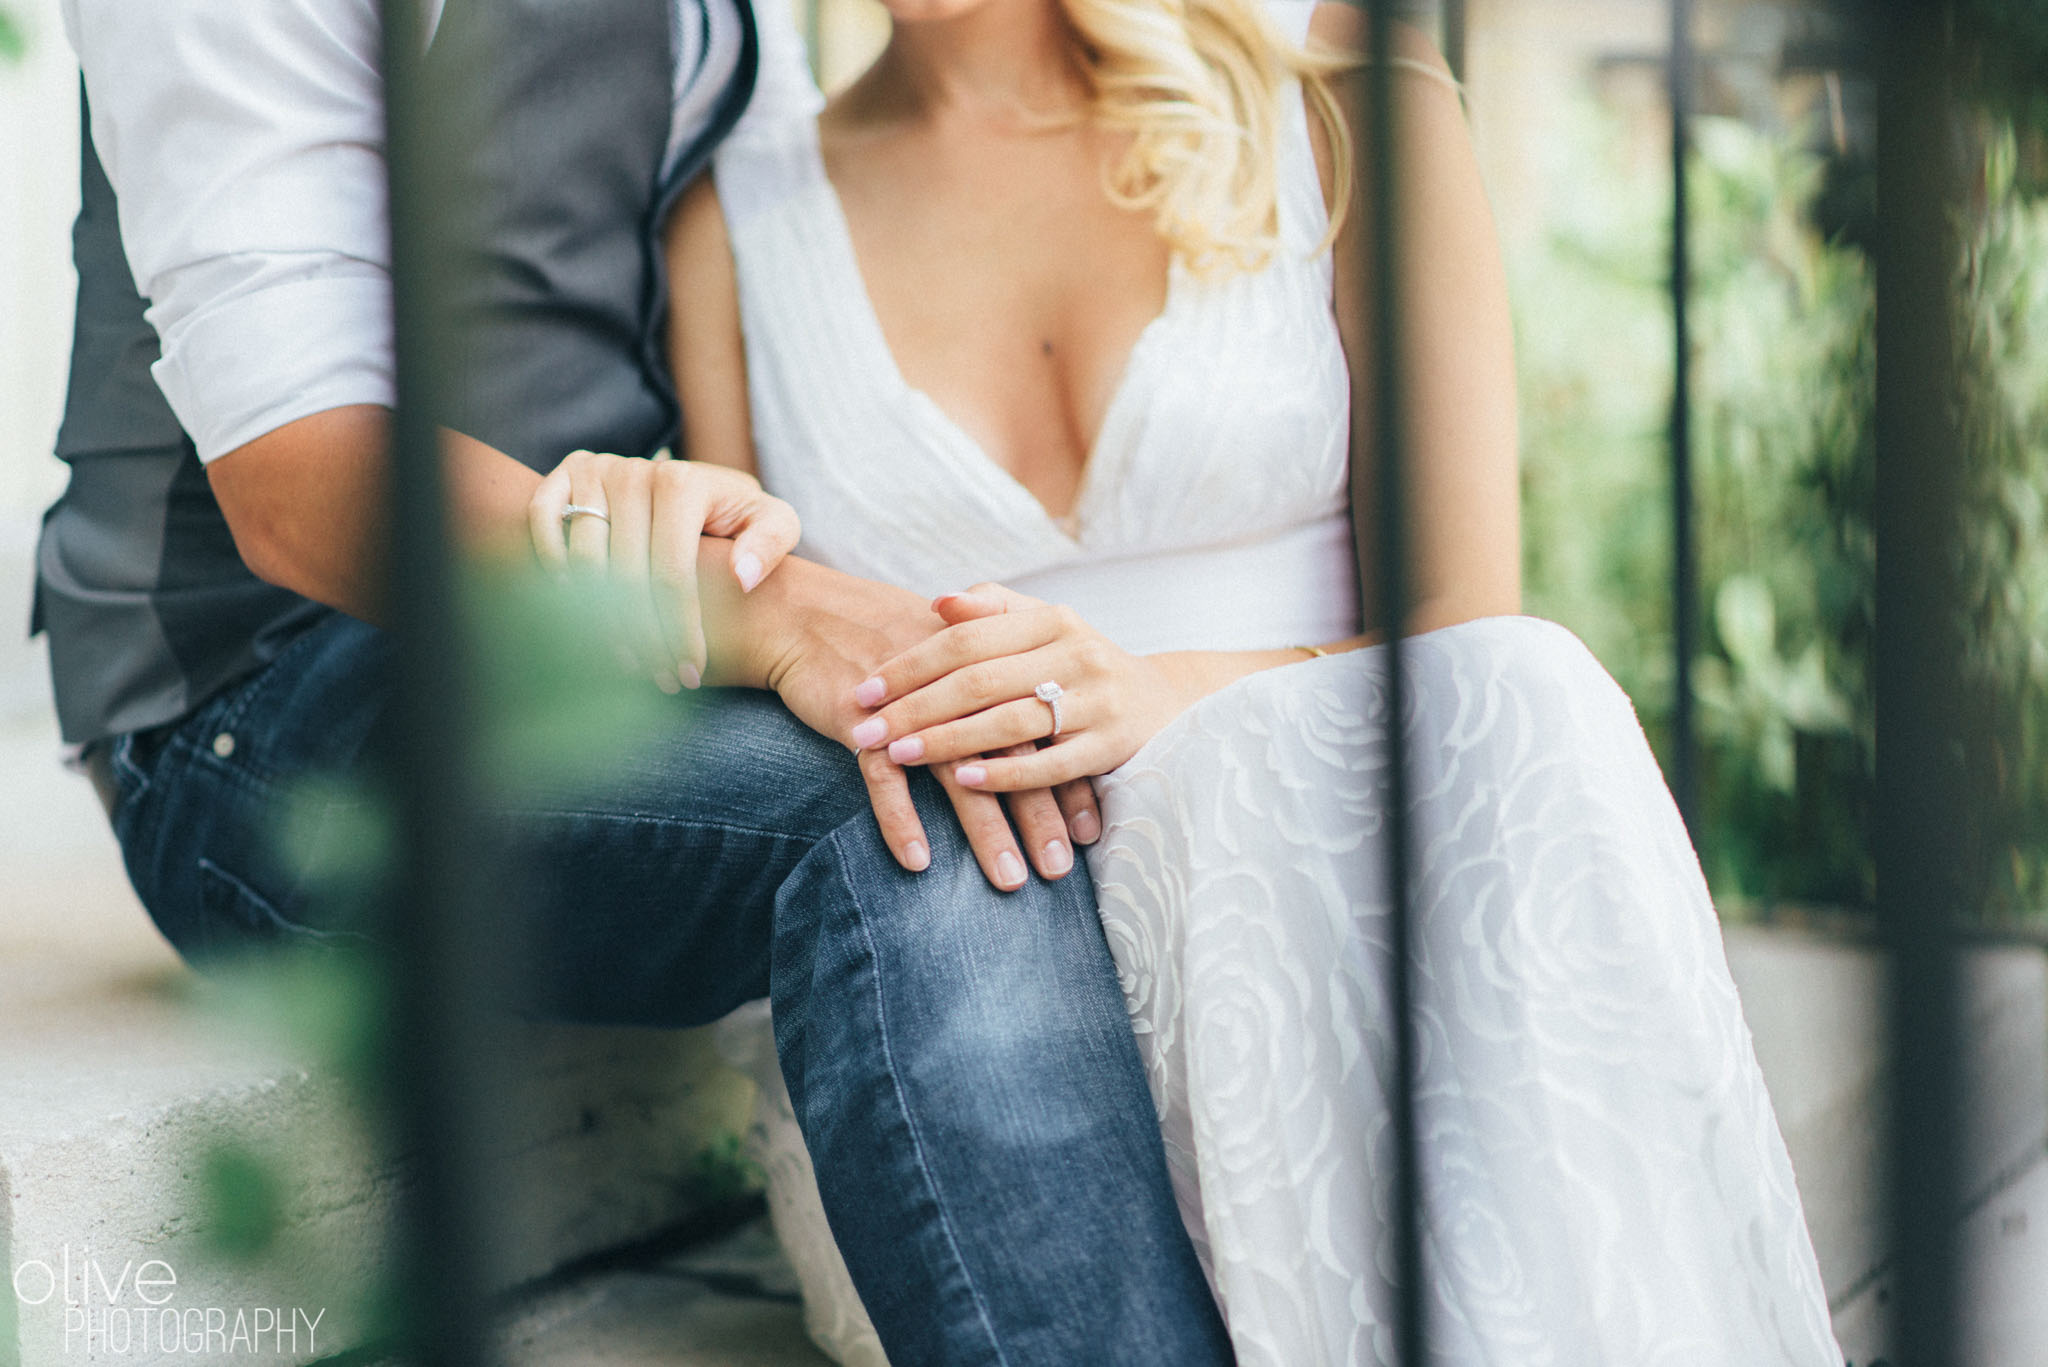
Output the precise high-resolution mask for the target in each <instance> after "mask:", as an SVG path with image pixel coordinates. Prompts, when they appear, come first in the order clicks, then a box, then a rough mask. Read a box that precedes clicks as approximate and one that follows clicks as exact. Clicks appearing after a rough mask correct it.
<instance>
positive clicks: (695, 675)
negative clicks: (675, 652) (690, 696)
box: [682, 665, 704, 688]
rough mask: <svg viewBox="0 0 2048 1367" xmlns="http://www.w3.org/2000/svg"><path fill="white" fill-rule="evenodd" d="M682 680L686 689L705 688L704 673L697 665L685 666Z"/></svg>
mask: <svg viewBox="0 0 2048 1367" xmlns="http://www.w3.org/2000/svg"><path fill="white" fill-rule="evenodd" d="M682 678H683V687H685V688H702V687H703V686H704V671H703V670H701V669H699V668H697V666H695V665H684V666H683V673H682Z"/></svg>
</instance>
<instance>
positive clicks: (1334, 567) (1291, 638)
mask: <svg viewBox="0 0 2048 1367" xmlns="http://www.w3.org/2000/svg"><path fill="white" fill-rule="evenodd" d="M1355 563H1356V562H1355V560H1354V558H1353V555H1352V547H1351V520H1350V518H1348V517H1347V516H1345V515H1344V514H1342V513H1338V514H1334V515H1332V516H1330V517H1328V518H1325V519H1323V520H1322V521H1319V522H1312V523H1308V524H1305V525H1303V526H1300V527H1295V528H1291V529H1289V530H1288V531H1284V532H1280V533H1277V534H1275V535H1273V536H1270V537H1264V538H1261V539H1260V540H1257V541H1250V542H1245V543H1243V544H1240V545H1235V546H1203V547H1198V548H1196V549H1192V550H1183V551H1153V552H1147V553H1144V554H1142V555H1136V556H1130V557H1123V558H1104V559H1097V560H1088V561H1083V562H1079V563H1076V564H1071V565H1062V566H1056V567H1054V568H1052V569H1047V570H1040V571H1037V572H1035V573H1033V574H1028V575H1023V576H1020V577H1018V578H1016V579H1012V580H1010V581H1008V584H1009V587H1011V588H1013V589H1016V590H1017V591H1018V592H1019V593H1028V594H1030V595H1032V596H1033V597H1035V598H1043V599H1045V600H1046V601H1047V602H1051V603H1065V604H1066V605H1067V606H1069V607H1071V608H1073V609H1074V610H1075V611H1077V612H1079V613H1080V614H1081V616H1082V617H1084V618H1086V619H1087V621H1088V623H1089V624H1090V625H1091V626H1093V627H1095V629H1096V630H1098V631H1100V632H1102V633H1103V634H1104V635H1105V636H1108V637H1109V638H1110V639H1111V640H1113V641H1115V642H1116V643H1117V644H1118V645H1120V646H1122V647H1123V648H1124V649H1126V650H1130V651H1135V652H1137V653H1139V654H1150V653H1152V652H1155V651H1161V650H1269V649H1273V648H1276V647H1280V646H1294V645H1311V644H1314V645H1320V644H1322V643H1324V642H1326V641H1334V640H1339V639H1341V638H1343V637H1346V636H1355V635H1357V634H1358V629H1359V615H1358V575H1357V571H1356V568H1355Z"/></svg>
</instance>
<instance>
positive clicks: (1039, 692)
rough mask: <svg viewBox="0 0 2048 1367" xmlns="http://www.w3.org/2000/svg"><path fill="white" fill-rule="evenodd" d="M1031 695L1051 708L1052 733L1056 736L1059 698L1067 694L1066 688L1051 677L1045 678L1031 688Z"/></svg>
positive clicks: (1058, 729) (1058, 718)
mask: <svg viewBox="0 0 2048 1367" xmlns="http://www.w3.org/2000/svg"><path fill="white" fill-rule="evenodd" d="M1031 696H1032V697H1034V698H1036V699H1038V700H1039V701H1040V702H1042V703H1044V704H1045V705H1046V706H1047V707H1050V708H1051V709H1052V734H1053V736H1055V737H1056V736H1058V735H1059V733H1060V722H1061V717H1060V699H1061V698H1064V697H1066V696H1067V693H1066V690H1065V689H1063V688H1061V687H1060V686H1059V685H1058V684H1056V683H1054V682H1053V681H1052V680H1051V679H1047V680H1046V681H1045V682H1044V683H1042V684H1040V685H1039V686H1038V687H1036V688H1034V689H1032V690H1031ZM1049 739H1050V738H1049Z"/></svg>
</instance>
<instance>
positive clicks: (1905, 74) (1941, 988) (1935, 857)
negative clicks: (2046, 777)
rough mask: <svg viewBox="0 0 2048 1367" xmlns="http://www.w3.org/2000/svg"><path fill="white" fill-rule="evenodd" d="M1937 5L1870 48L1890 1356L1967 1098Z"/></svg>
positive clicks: (1954, 478)
mask: <svg viewBox="0 0 2048 1367" xmlns="http://www.w3.org/2000/svg"><path fill="white" fill-rule="evenodd" d="M1945 11H1946V6H1943V5H1938V4H1935V3H1931V0H1882V2H1881V3H1879V4H1877V5H1875V6H1874V7H1873V9H1872V17H1873V19H1874V21H1875V24H1876V26H1877V29H1878V33H1877V35H1876V36H1877V43H1876V53H1877V66H1878V73H1877V96H1878V115H1877V177H1878V224H1877V262H1876V265H1877V328H1876V349H1877V402H1876V412H1875V424H1876V444H1877V471H1876V475H1877V489H1876V508H1875V523H1876V532H1877V623H1876V632H1875V640H1874V643H1873V661H1872V666H1873V668H1872V675H1873V682H1874V685H1875V694H1876V709H1877V718H1876V720H1877V792H1876V802H1875V811H1874V814H1873V830H1872V836H1873V840H1872V843H1873V846H1874V851H1875V858H1876V867H1877V912H1878V921H1879V925H1880V927H1881V930H1882V933H1883V934H1884V936H1885V938H1886V941H1887V943H1888V945H1889V948H1890V951H1891V953H1890V968H1891V990H1890V1003H1889V1005H1890V1016H1889V1029H1890V1056H1891V1058H1892V1069H1893V1072H1892V1078H1891V1108H1890V1135H1889V1139H1890V1145H1889V1183H1888V1193H1889V1202H1890V1212H1889V1214H1890V1236H1891V1253H1892V1257H1893V1258H1894V1260H1895V1262H1894V1267H1895V1268H1896V1269H1897V1276H1896V1277H1895V1278H1894V1279H1893V1287H1894V1291H1895V1296H1896V1299H1895V1301H1894V1309H1895V1314H1896V1316H1897V1319H1896V1322H1895V1333H1896V1335H1897V1338H1896V1343H1895V1348H1896V1352H1895V1354H1894V1356H1895V1359H1896V1360H1897V1361H1898V1362H1900V1363H1902V1364H1906V1365H1907V1367H1942V1365H1943V1364H1947V1363H1951V1362H1954V1361H1956V1360H1957V1351H1958V1350H1957V1330H1958V1328H1959V1326H1960V1319H1959V1317H1958V1313H1957V1309H1958V1307H1957V1295H1958V1279H1957V1266H1956V1246H1955V1239H1956V1232H1957V1231H1956V1227H1957V1217H1958V1213H1959V1210H1960V1207H1961V1198H1962V1195H1963V1192H1962V1182H1961V1177H1960V1174H1961V1157H1962V1152H1963V1132H1964V1128H1965V1124H1966V1121H1967V1098H1966V1096H1965V1093H1964V1089H1963V1083H1962V1069H1961V1068H1960V1067H1959V1063H1958V1061H1959V1060H1960V1059H1961V1058H1962V1057H1963V1053H1962V1048H1963V1044H1964V1037H1963V1030H1962V1027H1963V1020H1962V1001H1961V984H1960V976H1959V975H1960V970H1961V961H1960V955H1959V946H1958V944H1957V940H1956V937H1955V935H1954V933H1953V930H1954V924H1955V922H1956V920H1957V919H1958V916H1959V913H1960V912H1961V911H1962V910H1963V908H1962V906H1961V905H1960V901H1961V897H1962V895H1963V888H1964V880H1963V877H1962V871H1963V869H1964V867H1965V858H1966V852H1967V850H1968V833H1969V832H1968V821H1969V809H1970V807H1969V798H1970V792H1969V785H1968V783H1967V781H1966V779H1965V774H1964V769H1963V760H1962V756H1963V753H1964V749H1963V747H1964V742H1965V740H1966V718H1965V716H1964V713H1963V701H1962V699H1963V696H1964V694H1963V690H1962V687H1961V685H1962V669H1961V661H1962V651H1963V636H1962V632H1963V630H1964V628H1963V621H1964V614H1963V612H1962V611H1961V610H1960V609H1961V604H1962V593H1961V585H1960V582H1959V576H1958V567H1959V547H1958V541H1959V533H1960V525H1959V513H1958V510H1959V507H1960V500H1961V496H1962V443H1961V440H1960V434H1959V432H1958V431H1957V427H1956V416H1955V414H1956V409H1955V403H1956V384H1955V369H1954V367H1955V352H1954V342H1953V327H1954V322H1953V318H1952V316H1951V311H1952V309H1953V307H1954V299H1955V292H1954V281H1955V278H1956V277H1955V269H1956V264H1957V258H1956V251H1957V241H1956V237H1955V233H1954V229H1953V227H1952V220H1951V214H1952V211H1953V209H1954V206H1955V204H1956V203H1957V193H1958V188H1959V187H1958V184H1957V181H1958V177H1957V175H1956V168H1955V165H1954V160H1953V152H1952V145H1951V137H1952V135H1953V131H1954V128H1955V124H1954V116H1953V110H1952V104H1951V91H1950V85H1949V80H1950V77H1949V54H1948V34H1947V28H1946V20H1947V16H1946V13H1945Z"/></svg>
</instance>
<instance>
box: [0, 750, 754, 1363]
mask: <svg viewBox="0 0 2048 1367" xmlns="http://www.w3.org/2000/svg"><path fill="white" fill-rule="evenodd" d="M56 755H57V745H56V739H55V736H54V734H52V733H51V732H50V731H49V730H48V723H47V721H42V722H40V723H39V724H36V725H30V726H15V727H12V728H4V729H0V774H4V775H5V776H6V777H5V782H4V783H0V833H4V834H0V839H4V841H5V844H0V889H4V892H0V907H4V911H0V1267H4V1268H5V1269H6V1270H7V1271H8V1272H9V1274H10V1275H11V1276H12V1277H13V1279H14V1281H15V1286H14V1288H13V1293H12V1294H8V1293H7V1292H6V1290H5V1289H4V1288H0V1367H58V1364H72V1363H80V1362H122V1363H137V1362H154V1361H159V1360H163V1361H184V1362H192V1361H214V1360H221V1361H226V1360H233V1361H242V1362H251V1363H300V1362H306V1361H310V1360H312V1359H314V1358H316V1357H320V1356H324V1355H326V1354H328V1353H331V1352H334V1351H337V1350H339V1349H343V1348H346V1347H349V1346H350V1345H352V1344H354V1343H356V1342H359V1341H361V1340H362V1339H363V1338H364V1336H365V1335H366V1333H367V1332H368V1331H369V1330H370V1329H371V1328H372V1327H374V1326H375V1325H377V1324H378V1323H379V1322H380V1320H379V1314H378V1297H379V1296H380V1295H381V1294H383V1288H382V1287H381V1284H380V1274H381V1270H382V1268H383V1267H384V1265H385V1262H386V1255H385V1251H384V1250H385V1241H386V1236H387V1234H388V1232H389V1224H390V1212H391V1197H392V1194H393V1192H394V1190H395V1189H396V1187H397V1186H398V1184H399V1183H400V1181H401V1180H402V1179H401V1166H400V1165H399V1164H398V1163H397V1162H396V1161H394V1160H393V1159H392V1158H391V1157H390V1156H389V1155H388V1154H384V1153H380V1151H379V1146H377V1145H375V1144H373V1143H372V1142H371V1140H370V1136H369V1134H368V1132H367V1129H366V1125H365V1123H364V1120H363V1115H362V1111H361V1108H360V1107H358V1106H357V1105H356V1104H354V1100H353V1098H352V1097H351V1094H350V1092H349V1090H348V1088H347V1087H346V1086H345V1085H344V1084H343V1083H342V1082H341V1081H339V1080H338V1077H337V1074H336V1071H335V1070H334V1069H333V1068H331V1067H327V1066H323V1063H322V1046H320V1045H319V1044H318V1043H317V1039H316V1036H317V1035H318V1031H317V1030H315V1031H313V1032H312V1033H310V1034H309V1033H307V1032H306V1030H305V1029H304V1027H303V1024H301V1025H293V1024H292V1023H291V1022H293V1021H300V1022H303V1018H304V1016H305V1014H306V1013H303V1012H281V1011H280V1010H279V1008H278V1003H277V1002H276V1000H275V997H274V995H273V994H266V993H260V992H249V991H241V990H237V989H236V988H235V987H234V986H233V985H229V986H226V987H217V986H213V985H202V984H200V983H199V982H198V980H196V979H195V978H194V977H193V976H192V975H191V974H190V973H189V972H188V971H187V970H186V969H184V968H183V967H182V965H181V964H180V963H179V962H178V960H177V959H176V957H175V956H174V955H173V954H172V953H171V951H170V949H169V948H168V947H167V946H166V945H165V944H164V942H163V941H162V940H161V939H160V938H159V937H158V936H157V934H156V932H155V930H154V929H153V928H152V927H151V925H150V923H149V921H148V919H147V918H146V916H145V915H144V914H143V912H142V910H141V908H140V907H139V906H138V905H137V904H136V902H135V900H134V897H133V894H132V893H131V892H130V891H129V890H128V887H127V884H126V881H125V879H124V878H123V876H122V874H121V871H120V867H119V862H118V856H117V854H116V852H115V849H114V846H113V842H112V839H111V837H110V836H109V835H108V833H107V831H106V824H105V821H104V819H103V818H102V817H101V815H100V813H99V810H98V807H97V806H96V804H95V802H94V799H93V797H92V794H91V792H90V789H89V788H88V786H87V785H86V783H85V781H84V780H83V779H81V778H78V777H76V776H74V775H71V774H68V773H66V772H64V771H63V770H61V769H60V768H58V767H57V763H56ZM297 985H298V986H303V987H305V988H307V989H308V990H318V989H321V988H322V984H321V982H320V981H319V980H317V979H311V980H307V981H306V982H305V983H302V984H297ZM312 1014H313V1015H315V1016H316V1017H317V1016H318V1014H319V1013H317V1012H316V1013H312ZM330 1014H331V1013H330ZM315 1024H316V1025H317V1024H318V1022H317V1021H316V1022H315ZM329 1042H330V1043H331V1040H330V1041H329ZM507 1044H508V1052H509V1053H511V1054H512V1055H513V1056H515V1057H517V1058H518V1059H519V1060H520V1071H519V1077H518V1080H517V1084H516V1086H515V1087H514V1089H513V1092H514V1095H513V1096H512V1097H510V1098H508V1104H507V1106H506V1112H507V1115H508V1119H507V1121H506V1123H505V1126H504V1130H503V1133H502V1137H501V1143H500V1144H499V1145H498V1146H497V1148H498V1152H497V1154H496V1157H495V1159H494V1168H493V1171H492V1172H491V1174H490V1181H491V1183H492V1189H495V1190H501V1191H504V1192H506V1193H507V1201H508V1203H516V1205H515V1207H514V1210H515V1215H514V1218H511V1219H508V1220H507V1221H505V1224H506V1225H507V1227H508V1231H509V1232H508V1234H507V1237H505V1238H504V1239H502V1240H500V1241H499V1242H498V1243H497V1245H496V1247H495V1249H494V1252H495V1254H496V1257H495V1264H496V1265H495V1266H494V1268H493V1274H494V1280H495V1281H496V1283H497V1284H499V1285H504V1286H510V1285H512V1284H514V1283H517V1282H523V1281H526V1280H528V1279H531V1278H533V1277H536V1276H539V1275H541V1274H544V1273H547V1272H549V1271H551V1270H552V1269H554V1268H556V1267H558V1266H560V1265H561V1264H563V1263H565V1262H568V1261H570V1260H572V1259H575V1258H578V1257H580V1256H582V1255H585V1254H588V1253H591V1252H593V1251H596V1250H600V1249H605V1248H609V1247H613V1246H616V1245H619V1244H622V1243H627V1242H630V1241H633V1240H636V1239H639V1238H642V1237H645V1236H646V1235H648V1234H649V1233H650V1232H651V1231H654V1230H658V1229H661V1228H664V1227H666V1226H668V1225H670V1224H672V1223H674V1222H675V1221H677V1220H679V1219H681V1218H683V1217H685V1216H686V1215H688V1214H689V1213H690V1212H691V1211H693V1210H695V1209H696V1208H697V1207H698V1206H699V1204H700V1203H701V1202H702V1200H703V1199H704V1197H705V1194H706V1180H707V1177H709V1178H713V1179H716V1178H718V1177H721V1176H724V1175H727V1174H724V1173H721V1172H719V1171H718V1170H717V1165H718V1162H719V1160H720V1159H721V1157H722V1156H723V1155H724V1154H726V1153H728V1152H732V1151H736V1146H737V1136H738V1133H739V1131H740V1129H741V1128H742V1127H743V1126H744V1125H745V1123H746V1119H747V1115H748V1108H749V1106H750V1105H751V1084H749V1083H748V1082H746V1081H745V1080H744V1079H743V1078H741V1077H740V1076H739V1075H738V1074H737V1073H734V1072H732V1071H731V1070H730V1069H728V1068H726V1067H725V1066H724V1065H723V1064H722V1063H720V1062H719V1061H718V1059H717V1057H716V1054H715V1051H714V1050H713V1048H712V1044H711V1040H710V1037H709V1035H708V1033H707V1032H672V1031H652V1030H595V1029H576V1028H568V1027H539V1026H523V1027H508V1029H507ZM707 1164H709V1167H708V1168H707ZM223 1195H225V1196H227V1197H229V1198H233V1199H229V1200H223V1199H220V1198H221V1197H222V1196H223ZM145 1268H146V1271H145ZM138 1272H144V1273H145V1275H146V1276H147V1277H148V1278H149V1279H150V1281H151V1283H152V1284H151V1285H149V1286H147V1287H144V1288H141V1289H140V1290H138V1288H137V1285H136V1283H135V1280H134V1278H135V1275H136V1274H137V1273H138ZM124 1273H125V1276H124ZM173 1277H174V1278H175V1285H174V1286H171V1285H168V1284H166V1283H167V1279H169V1278H173ZM102 1278H104V1281H105V1283H106V1285H104V1286H103V1285H102V1284H101V1279H102ZM116 1296H118V1297H120V1300H119V1302H118V1304H119V1307H120V1308H122V1309H124V1310H127V1311H130V1312H137V1313H130V1314H126V1315H122V1316H118V1317H113V1318H108V1317H106V1316H105V1314H104V1312H106V1311H108V1310H109V1309H111V1308H114V1307H113V1304H112V1302H113V1301H114V1298H115V1297H116ZM144 1296H146V1298H148V1299H153V1300H158V1301H161V1303H162V1308H164V1309H171V1308H174V1309H177V1310H179V1311H181V1312H184V1313H182V1315H181V1318H180V1320H179V1321H178V1322H177V1323H176V1324H175V1325H174V1326H170V1329H169V1331H170V1332H172V1333H173V1334H174V1335H175V1336H176V1337H175V1339H174V1342H173V1350H172V1351H170V1352H164V1351H163V1350H162V1346H161V1344H160V1343H157V1346H156V1347H154V1348H150V1347H146V1345H145V1343H144V1341H143V1340H142V1339H141V1338H139V1337H130V1338H124V1337H123V1335H138V1334H141V1333H142V1332H143V1331H144V1328H145V1327H146V1329H147V1331H148V1333H149V1335H150V1342H152V1343H155V1342H156V1341H157V1340H158V1339H160V1337H161V1335H162V1333H163V1332H165V1330H166V1326H167V1325H170V1322H169V1321H166V1320H165V1319H164V1317H163V1315H162V1310H161V1309H159V1310H158V1312H157V1313H156V1315H155V1317H154V1318H153V1319H152V1320H151V1321H150V1322H149V1323H148V1324H147V1326H144V1317H143V1316H142V1315H141V1314H140V1313H139V1312H140V1310H141V1309H142V1308H143V1305H144V1300H143V1299H139V1297H144ZM67 1300H70V1301H72V1302H75V1303H74V1304H70V1305H67V1304H66V1301H67ZM195 1311H196V1312H198V1313H197V1315H196V1316H195V1315H194V1314H192V1313H190V1312H195ZM89 1312H97V1313H100V1315H101V1317H100V1318H98V1319H96V1320H95V1319H88V1318H87V1316H88V1313H89ZM237 1312H246V1319H245V1323H246V1325H247V1327H248V1328H249V1329H250V1330H251V1331H252V1333H253V1330H254V1329H255V1328H257V1327H260V1326H262V1325H264V1324H266V1323H268V1324H269V1325H271V1326H272V1328H271V1332H270V1335H269V1338H268V1340H267V1350H266V1351H251V1349H252V1348H253V1346H254V1345H253V1339H252V1340H251V1341H250V1342H248V1343H242V1342H234V1343H233V1345H232V1347H231V1348H227V1349H226V1350H225V1351H224V1345H227V1344H229V1343H230V1342H231V1336H232V1335H233V1334H234V1332H235V1329H236V1325H237V1319H236V1316H237ZM309 1324H310V1327H308V1326H309ZM139 1326H142V1327H139ZM287 1326H289V1327H292V1328H295V1329H296V1330H297V1333H296V1335H295V1336H293V1337H292V1338H290V1339H285V1338H283V1337H282V1336H281V1335H280V1334H279V1333H278V1332H277V1331H278V1329H280V1328H283V1327H287ZM95 1329H98V1330H99V1331H100V1333H101V1334H102V1335H104V1334H107V1333H111V1334H113V1335H114V1337H113V1339H112V1341H111V1342H109V1341H108V1340H107V1339H106V1338H105V1337H97V1338H93V1339H92V1340H91V1341H88V1334H89V1333H90V1332H91V1331H93V1330H95ZM210 1329H211V1330H216V1331H218V1334H219V1337H218V1338H214V1339H209V1340H205V1341H204V1342H202V1344H200V1345H199V1346H198V1347H196V1348H195V1346H194V1345H193V1344H192V1343H191V1341H190V1339H189V1338H188V1337H187V1335H188V1334H191V1333H197V1334H200V1335H202V1336H204V1335H206V1334H207V1333H208V1332H209V1330H210ZM124 1346H125V1349H126V1351H123V1349H124Z"/></svg>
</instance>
